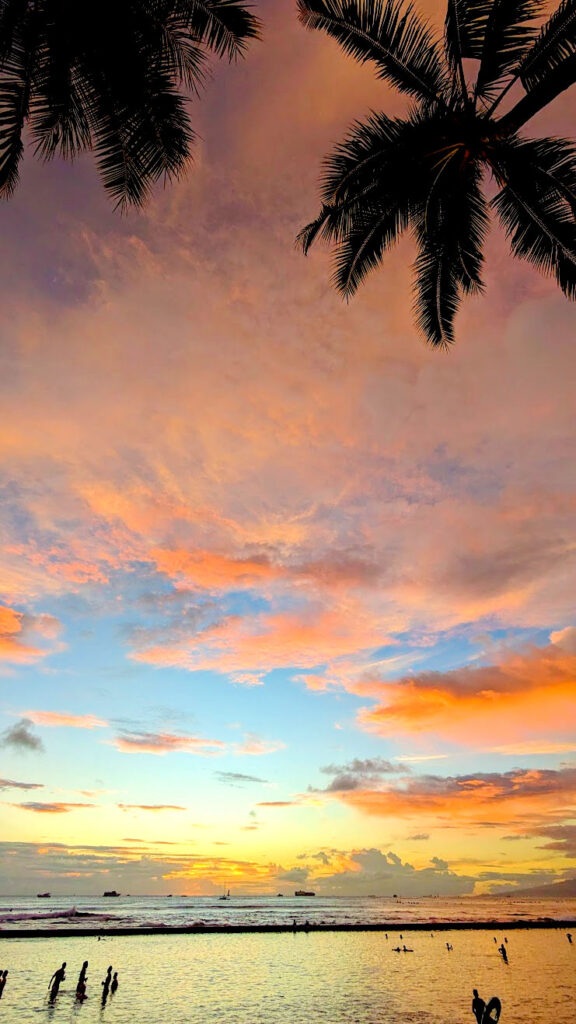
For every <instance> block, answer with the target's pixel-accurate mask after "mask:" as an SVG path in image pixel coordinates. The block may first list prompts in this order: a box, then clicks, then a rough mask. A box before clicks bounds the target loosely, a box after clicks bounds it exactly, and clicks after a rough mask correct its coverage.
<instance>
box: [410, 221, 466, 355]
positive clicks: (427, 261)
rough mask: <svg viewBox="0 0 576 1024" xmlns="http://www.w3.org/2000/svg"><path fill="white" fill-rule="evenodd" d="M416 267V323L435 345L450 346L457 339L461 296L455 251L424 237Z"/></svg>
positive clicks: (440, 346)
mask: <svg viewBox="0 0 576 1024" xmlns="http://www.w3.org/2000/svg"><path fill="white" fill-rule="evenodd" d="M414 271H415V275H416V285H415V291H416V297H415V300H414V314H415V316H416V323H417V325H418V327H419V328H420V330H421V331H422V333H423V334H424V336H425V337H426V338H427V339H428V341H429V342H430V344H431V345H433V346H434V347H436V348H447V347H448V345H451V344H452V342H453V341H454V317H455V316H456V313H457V312H458V307H459V305H460V297H461V295H460V282H459V279H458V275H457V274H456V272H455V268H454V261H453V257H452V253H450V252H447V251H446V250H445V249H444V248H443V247H442V245H441V244H432V243H431V242H430V240H429V239H427V238H426V237H424V238H423V239H422V240H421V242H420V251H419V254H418V258H417V259H416V262H415V264H414Z"/></svg>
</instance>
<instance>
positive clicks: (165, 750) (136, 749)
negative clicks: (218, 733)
mask: <svg viewBox="0 0 576 1024" xmlns="http://www.w3.org/2000/svg"><path fill="white" fill-rule="evenodd" d="M107 742H108V743H109V744H110V745H111V746H113V747H116V750H119V751H121V752H122V753H123V754H157V755H159V756H162V755H164V754H171V753H175V752H178V751H180V752H184V753H188V754H197V755H199V756H201V757H214V756H215V755H216V754H218V753H220V752H222V751H223V749H224V748H225V747H226V744H225V743H223V742H222V741H221V740H209V739H204V738H203V737H200V736H183V735H177V734H174V733H168V732H130V731H128V730H124V732H122V733H120V735H118V736H115V737H114V739H112V740H108V741H107Z"/></svg>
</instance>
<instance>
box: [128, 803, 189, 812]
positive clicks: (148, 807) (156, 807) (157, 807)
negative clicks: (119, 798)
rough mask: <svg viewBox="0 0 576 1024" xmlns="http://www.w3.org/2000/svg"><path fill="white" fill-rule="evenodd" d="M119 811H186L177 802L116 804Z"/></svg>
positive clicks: (185, 808)
mask: <svg viewBox="0 0 576 1024" xmlns="http://www.w3.org/2000/svg"><path fill="white" fill-rule="evenodd" d="M118 807H119V808H120V810H121V811H187V810H188V808H187V807H181V806H180V805H179V804H118Z"/></svg>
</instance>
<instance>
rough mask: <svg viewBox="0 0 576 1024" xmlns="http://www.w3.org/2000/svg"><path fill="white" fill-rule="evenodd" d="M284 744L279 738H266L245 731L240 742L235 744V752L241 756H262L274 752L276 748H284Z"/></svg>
mask: <svg viewBox="0 0 576 1024" xmlns="http://www.w3.org/2000/svg"><path fill="white" fill-rule="evenodd" d="M285 748H286V744H285V743H282V741H281V740H266V739H264V738H263V737H262V736H257V735H256V733H253V732H247V733H246V734H245V736H244V740H243V742H242V743H239V744H237V746H236V748H235V752H236V754H238V755H241V756H248V757H262V756H265V755H266V754H275V753H276V752H277V751H278V750H284V749H285Z"/></svg>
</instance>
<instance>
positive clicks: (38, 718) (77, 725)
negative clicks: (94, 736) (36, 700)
mask: <svg viewBox="0 0 576 1024" xmlns="http://www.w3.org/2000/svg"><path fill="white" fill-rule="evenodd" d="M21 714H22V715H24V716H25V718H26V719H28V720H29V721H30V722H34V724H35V725H44V726H66V727H67V728H70V729H102V728H104V727H105V726H107V725H108V722H106V721H105V720H104V719H103V718H97V717H96V715H72V714H70V712H68V711H22V712H21Z"/></svg>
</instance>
